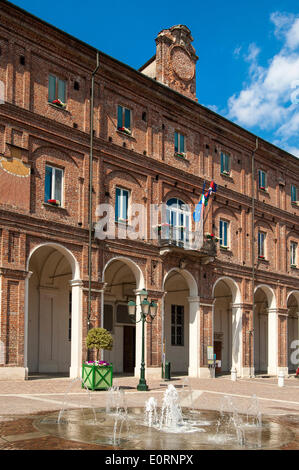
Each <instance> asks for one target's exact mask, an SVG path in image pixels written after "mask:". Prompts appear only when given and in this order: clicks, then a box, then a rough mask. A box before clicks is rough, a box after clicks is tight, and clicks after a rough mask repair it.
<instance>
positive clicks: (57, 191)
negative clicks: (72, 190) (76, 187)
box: [54, 168, 62, 204]
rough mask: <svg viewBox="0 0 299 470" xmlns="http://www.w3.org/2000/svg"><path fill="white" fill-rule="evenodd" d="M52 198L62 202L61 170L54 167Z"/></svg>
mask: <svg viewBox="0 0 299 470" xmlns="http://www.w3.org/2000/svg"><path fill="white" fill-rule="evenodd" d="M54 199H56V201H59V202H60V204H61V203H62V170H59V169H58V168H56V169H55V194H54Z"/></svg>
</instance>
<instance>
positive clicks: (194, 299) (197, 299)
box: [187, 295, 200, 303]
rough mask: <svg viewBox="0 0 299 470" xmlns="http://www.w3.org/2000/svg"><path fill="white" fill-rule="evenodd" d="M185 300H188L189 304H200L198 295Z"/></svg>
mask: <svg viewBox="0 0 299 470" xmlns="http://www.w3.org/2000/svg"><path fill="white" fill-rule="evenodd" d="M187 300H188V302H189V303H192V302H200V297H199V296H198V295H195V296H193V297H187Z"/></svg>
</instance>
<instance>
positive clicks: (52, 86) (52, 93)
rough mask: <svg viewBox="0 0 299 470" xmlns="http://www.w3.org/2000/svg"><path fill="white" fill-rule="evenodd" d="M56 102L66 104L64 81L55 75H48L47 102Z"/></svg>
mask: <svg viewBox="0 0 299 470" xmlns="http://www.w3.org/2000/svg"><path fill="white" fill-rule="evenodd" d="M57 100H59V101H60V102H61V103H63V104H64V103H65V102H66V81H65V80H61V79H60V78H58V77H55V75H49V93H48V101H49V103H53V102H55V101H57Z"/></svg>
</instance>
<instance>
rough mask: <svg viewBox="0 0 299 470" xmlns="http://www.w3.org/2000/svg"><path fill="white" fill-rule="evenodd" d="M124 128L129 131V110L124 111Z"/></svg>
mask: <svg viewBox="0 0 299 470" xmlns="http://www.w3.org/2000/svg"><path fill="white" fill-rule="evenodd" d="M125 127H126V129H131V111H130V110H129V109H125Z"/></svg>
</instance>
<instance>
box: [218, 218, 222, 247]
mask: <svg viewBox="0 0 299 470" xmlns="http://www.w3.org/2000/svg"><path fill="white" fill-rule="evenodd" d="M219 235H220V237H219V238H220V245H221V246H223V222H222V220H220V234H219Z"/></svg>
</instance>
